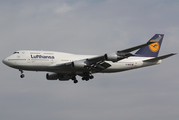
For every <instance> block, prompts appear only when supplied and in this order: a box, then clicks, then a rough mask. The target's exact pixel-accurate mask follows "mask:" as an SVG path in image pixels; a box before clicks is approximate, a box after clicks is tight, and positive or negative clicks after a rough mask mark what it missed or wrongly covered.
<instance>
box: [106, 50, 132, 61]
mask: <svg viewBox="0 0 179 120" xmlns="http://www.w3.org/2000/svg"><path fill="white" fill-rule="evenodd" d="M129 56H132V54H131V53H125V52H120V51H117V52H116V53H109V54H105V55H104V59H105V60H106V61H112V62H117V61H119V60H122V59H125V58H128V57H129Z"/></svg>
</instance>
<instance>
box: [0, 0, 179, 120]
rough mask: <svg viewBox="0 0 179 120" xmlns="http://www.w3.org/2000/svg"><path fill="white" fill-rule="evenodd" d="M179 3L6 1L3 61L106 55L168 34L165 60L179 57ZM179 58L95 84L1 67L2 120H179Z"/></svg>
mask: <svg viewBox="0 0 179 120" xmlns="http://www.w3.org/2000/svg"><path fill="white" fill-rule="evenodd" d="M178 13H179V1H178V0H150V1H149V0H135V1H134V0H31V1H30V0H29V1H25V0H15V1H14V0H1V1H0V60H3V59H4V58H6V57H8V56H9V55H11V54H12V53H13V52H14V51H16V50H53V51H62V52H70V53H75V54H99V55H103V54H104V53H108V52H113V51H116V50H122V49H125V48H129V47H132V46H135V45H139V44H143V43H145V42H147V41H148V40H149V39H150V38H151V37H152V36H153V35H154V34H156V33H159V34H165V36H164V41H163V44H162V48H161V51H160V53H159V54H160V55H164V54H168V53H172V52H174V53H179V50H178V47H179V40H178V38H179V15H178ZM178 61H179V57H178V55H175V56H172V57H171V58H168V59H165V60H164V61H163V63H162V64H160V65H157V66H152V67H147V68H141V69H136V70H132V71H126V72H121V73H114V74H96V75H95V79H93V80H90V81H88V82H85V81H81V79H80V78H79V77H78V79H79V83H78V84H73V82H72V81H67V82H59V81H47V80H46V78H45V74H46V72H29V71H25V75H26V76H25V78H24V79H21V78H20V77H19V76H20V72H19V71H18V70H16V69H12V68H9V67H7V66H5V65H4V64H3V63H1V64H0V68H1V80H0V119H1V120H49V119H51V120H59V119H60V120H151V119H152V120H169V119H170V120H178V118H179V77H178V74H179V72H178V71H179V67H178Z"/></svg>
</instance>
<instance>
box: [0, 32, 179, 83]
mask: <svg viewBox="0 0 179 120" xmlns="http://www.w3.org/2000/svg"><path fill="white" fill-rule="evenodd" d="M163 37H164V35H163V34H155V35H154V36H153V37H152V38H151V39H150V40H149V41H148V42H147V43H145V44H142V45H138V46H135V47H132V48H128V49H124V50H120V51H116V52H113V53H106V54H103V55H76V54H69V53H63V52H53V51H31V50H19V51H16V52H14V54H12V55H11V56H9V57H7V58H5V59H4V60H3V63H4V64H6V65H7V66H9V67H12V68H15V69H19V71H20V72H21V75H20V77H21V78H23V77H24V74H23V70H29V71H48V72H50V73H47V74H46V78H47V80H57V79H59V80H60V81H68V80H70V79H71V80H73V81H74V83H77V82H78V80H77V79H76V76H77V75H78V76H81V77H82V80H86V81H88V80H89V79H93V78H94V76H93V75H92V74H94V73H113V72H121V71H126V70H131V69H136V68H141V67H145V66H151V65H156V64H160V63H161V62H162V59H165V58H167V57H170V56H172V55H175V54H176V53H171V54H167V55H163V56H160V57H158V53H159V50H160V47H161V44H162V40H163ZM137 49H139V50H138V51H137V52H136V53H135V54H132V53H131V52H132V51H134V50H137Z"/></svg>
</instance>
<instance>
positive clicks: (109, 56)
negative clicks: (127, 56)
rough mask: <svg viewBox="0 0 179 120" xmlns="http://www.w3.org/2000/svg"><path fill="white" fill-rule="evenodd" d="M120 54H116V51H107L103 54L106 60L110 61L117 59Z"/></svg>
mask: <svg viewBox="0 0 179 120" xmlns="http://www.w3.org/2000/svg"><path fill="white" fill-rule="evenodd" d="M119 58H120V56H118V55H117V54H116V53H109V54H105V55H104V59H105V60H106V61H112V62H117V61H119Z"/></svg>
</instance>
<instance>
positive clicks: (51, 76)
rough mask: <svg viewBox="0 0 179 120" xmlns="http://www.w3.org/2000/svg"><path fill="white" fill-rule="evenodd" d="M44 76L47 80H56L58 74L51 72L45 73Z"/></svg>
mask: <svg viewBox="0 0 179 120" xmlns="http://www.w3.org/2000/svg"><path fill="white" fill-rule="evenodd" d="M46 78H47V80H57V79H58V78H59V76H58V74H57V73H52V74H49V73H47V74H46Z"/></svg>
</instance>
